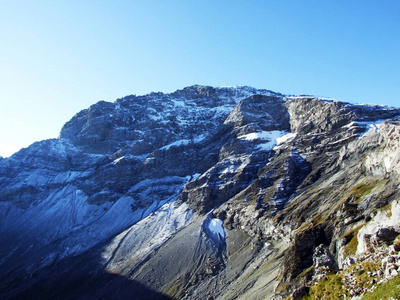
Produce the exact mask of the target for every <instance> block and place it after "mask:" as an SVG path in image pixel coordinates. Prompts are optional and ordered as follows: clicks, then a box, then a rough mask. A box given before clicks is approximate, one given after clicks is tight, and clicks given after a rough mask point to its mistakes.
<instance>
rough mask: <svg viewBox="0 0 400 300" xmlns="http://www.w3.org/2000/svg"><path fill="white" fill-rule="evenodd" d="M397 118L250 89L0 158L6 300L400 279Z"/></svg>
mask: <svg viewBox="0 0 400 300" xmlns="http://www.w3.org/2000/svg"><path fill="white" fill-rule="evenodd" d="M399 116H400V110H399V109H396V108H391V107H385V106H368V105H353V104H349V103H342V102H338V101H331V100H324V99H317V98H314V97H287V96H284V95H282V94H279V93H274V92H271V91H268V90H257V89H254V88H250V87H224V88H212V87H206V86H192V87H187V88H184V89H183V90H179V91H176V92H174V93H172V94H163V93H152V94H149V95H145V96H134V95H131V96H127V97H124V98H121V99H118V100H116V101H115V102H114V103H107V102H104V101H103V102H98V103H97V104H94V105H93V106H91V107H90V108H89V109H87V110H83V111H81V112H79V113H78V114H76V115H75V116H74V117H73V118H72V119H71V120H70V121H69V122H67V123H66V124H65V125H64V127H63V128H62V130H61V133H60V138H58V139H53V140H46V141H41V142H37V143H35V144H33V145H31V146H30V147H28V148H26V149H23V150H21V151H20V152H18V153H16V154H14V155H13V156H12V157H10V158H6V159H1V160H0V190H1V194H0V282H1V284H0V296H1V298H6V299H8V298H10V299H11V298H30V297H31V295H35V296H36V297H37V298H65V299H76V298H90V297H92V298H104V297H105V298H110V299H121V297H122V298H129V297H130V296H129V295H132V293H133V294H135V299H136V298H137V299H157V298H174V299H199V298H201V299H216V298H218V299H245V298H250V299H264V298H267V299H268V298H274V299H281V298H282V297H287V296H290V295H292V296H293V298H294V299H300V298H301V297H303V296H305V295H309V296H310V297H313V295H314V294H313V293H316V294H315V295H317V293H320V290H317V287H318V286H319V282H320V281H321V280H325V279H323V278H330V277H329V276H333V275H332V274H335V276H339V277H340V276H341V277H340V280H343V287H344V289H343V291H342V294H341V295H346V296H358V295H361V294H363V293H366V292H368V291H371V290H373V288H371V286H373V285H376V284H378V283H379V282H383V281H384V280H386V279H388V278H391V277H393V276H396V272H399V271H400V270H398V264H399V258H398V257H397V256H396V255H397V251H398V247H399V246H398V245H399V243H398V237H397V235H398V234H399V233H400V223H399V220H400V218H399V215H398V214H399V211H400V210H399V207H398V206H399V204H398V199H400V189H399V188H398V187H399V185H400V179H399V178H400V176H399V170H400V147H399V141H400V121H399ZM210 224H218V225H210ZM221 224H222V225H221ZM213 226H222V227H218V228H217V229H216V227H213ZM372 253H375V254H376V255H378V256H377V257H379V259H381V260H382V261H383V263H382V264H379V268H378V266H377V265H376V264H377V262H375V261H374V260H373V259H371V257H372V256H373V255H372ZM375 254H374V255H375ZM368 255H370V256H368ZM367 265H368V268H369V269H368V271H367V272H371V274H375V273H376V276H375V275H371V276H370V277H368V280H366V283H365V285H359V284H358V285H355V284H353V283H354V282H355V281H357V280H358V279H359V278H358V277H357V276H358V275H357V274H358V273H357V274H356V271H354V270H356V269H357V268H358V269H357V270H364V269H365V270H367ZM372 265H373V266H374V267H371V266H372ZM374 272H375V273H374ZM357 282H359V280H358V281H357ZM346 289H348V291H347V290H346ZM351 289H352V290H353V292H352V293H353V295H351V294H350V290H351ZM44 291H46V292H44ZM354 291H356V292H354ZM318 295H320V294H318Z"/></svg>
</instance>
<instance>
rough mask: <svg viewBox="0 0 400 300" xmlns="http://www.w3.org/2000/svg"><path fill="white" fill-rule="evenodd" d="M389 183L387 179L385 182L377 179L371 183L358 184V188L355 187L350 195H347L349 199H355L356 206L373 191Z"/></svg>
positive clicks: (370, 181)
mask: <svg viewBox="0 0 400 300" xmlns="http://www.w3.org/2000/svg"><path fill="white" fill-rule="evenodd" d="M386 182H387V179H385V180H381V181H379V180H377V179H373V180H369V181H363V182H362V183H359V184H357V185H356V186H354V187H353V188H352V189H351V190H350V191H349V193H347V195H346V196H347V197H346V198H349V197H353V198H354V201H353V203H354V204H358V203H360V202H361V201H362V200H363V198H364V197H365V196H367V195H369V194H370V193H371V192H372V191H373V190H375V189H377V188H379V187H381V186H382V185H384V184H385V183H386Z"/></svg>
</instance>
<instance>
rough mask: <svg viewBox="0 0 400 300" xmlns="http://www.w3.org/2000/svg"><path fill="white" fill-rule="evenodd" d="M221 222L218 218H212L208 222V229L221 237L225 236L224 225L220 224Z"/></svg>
mask: <svg viewBox="0 0 400 300" xmlns="http://www.w3.org/2000/svg"><path fill="white" fill-rule="evenodd" d="M222 224H223V222H222V220H220V219H217V218H214V219H211V221H210V223H208V229H210V231H211V232H212V233H213V234H215V235H216V236H217V237H220V238H221V239H224V238H225V231H224V227H223V226H222Z"/></svg>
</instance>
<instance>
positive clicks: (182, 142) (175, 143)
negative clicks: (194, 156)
mask: <svg viewBox="0 0 400 300" xmlns="http://www.w3.org/2000/svg"><path fill="white" fill-rule="evenodd" d="M191 142H192V141H191V140H179V141H176V142H173V143H171V144H169V145H166V146H164V147H161V148H160V150H169V149H170V148H171V147H179V146H185V145H189V144H190V143H191Z"/></svg>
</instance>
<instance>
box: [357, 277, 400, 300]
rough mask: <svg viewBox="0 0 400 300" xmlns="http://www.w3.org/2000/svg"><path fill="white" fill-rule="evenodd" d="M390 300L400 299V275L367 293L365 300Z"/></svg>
mask: <svg viewBox="0 0 400 300" xmlns="http://www.w3.org/2000/svg"><path fill="white" fill-rule="evenodd" d="M390 298H394V299H400V275H397V276H395V277H393V278H392V279H390V280H389V281H387V282H385V283H382V284H380V285H378V286H377V288H376V290H374V291H373V292H369V293H366V294H365V295H364V297H363V298H362V299H363V300H378V299H383V300H387V299H390Z"/></svg>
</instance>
